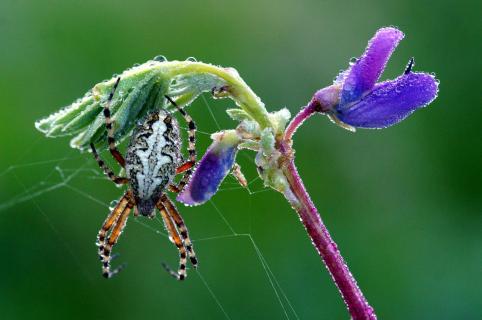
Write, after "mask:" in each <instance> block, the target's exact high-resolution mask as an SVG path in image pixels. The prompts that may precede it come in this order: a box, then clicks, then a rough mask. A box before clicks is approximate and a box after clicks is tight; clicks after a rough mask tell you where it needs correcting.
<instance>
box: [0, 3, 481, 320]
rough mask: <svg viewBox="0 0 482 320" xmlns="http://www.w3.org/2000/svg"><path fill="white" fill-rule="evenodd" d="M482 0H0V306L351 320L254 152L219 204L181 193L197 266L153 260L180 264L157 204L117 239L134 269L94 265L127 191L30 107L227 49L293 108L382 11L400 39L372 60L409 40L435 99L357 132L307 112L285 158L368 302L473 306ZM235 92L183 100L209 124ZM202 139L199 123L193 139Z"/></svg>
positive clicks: (395, 62)
mask: <svg viewBox="0 0 482 320" xmlns="http://www.w3.org/2000/svg"><path fill="white" fill-rule="evenodd" d="M480 9H481V7H480V3H478V2H477V1H436V2H435V1H425V0H417V1H397V2H387V1H363V2H361V1H331V0H330V1H314V0H313V1H259V0H258V1H252V0H245V1H231V2H227V1H214V0H212V1H160V0H159V1H144V0H137V1H131V2H127V1H93V0H87V1H65V0H56V1H52V0H47V1H33V0H32V1H24V0H17V1H14V0H2V1H1V2H0V92H1V99H0V119H1V122H2V123H1V125H0V137H1V138H0V141H1V145H0V146H1V148H0V150H1V151H0V155H1V156H0V257H1V263H0V318H1V319H44V318H45V319H46V318H49V319H60V318H63V319H99V318H104V319H133V318H137V319H227V318H230V319H284V318H287V316H286V315H285V312H284V309H286V312H287V315H288V318H289V319H295V318H296V316H297V317H298V318H299V319H348V314H347V312H346V310H345V306H344V305H343V303H342V301H341V299H340V297H339V295H338V292H337V290H336V288H335V286H334V284H333V283H332V281H331V279H330V277H329V275H328V273H327V271H326V270H325V268H324V266H323V265H322V263H321V261H320V259H319V257H318V256H317V254H316V252H315V250H314V248H313V247H312V245H311V243H310V241H309V239H308V237H307V235H306V233H305V231H304V229H303V227H302V225H301V224H300V222H299V219H298V217H297V216H296V214H295V213H294V212H293V211H292V210H291V208H290V207H289V206H288V204H287V203H286V202H285V201H284V199H283V198H282V196H281V195H279V194H277V193H275V192H272V191H267V192H264V191H263V187H262V185H261V183H260V181H259V180H255V178H256V173H255V171H254V169H253V164H252V159H253V155H252V154H250V153H248V152H246V153H243V154H241V155H240V157H239V159H240V162H241V165H242V166H243V168H244V171H245V174H246V175H247V177H248V179H249V180H250V181H253V182H252V183H251V184H250V190H251V192H252V194H250V193H249V192H248V191H247V190H242V189H241V190H240V189H236V185H235V184H233V182H234V180H233V179H228V180H227V182H226V184H225V185H224V186H223V189H224V191H221V192H220V193H218V194H217V195H216V196H215V197H214V199H213V203H211V204H210V203H208V204H206V205H204V206H201V207H195V208H187V207H183V206H179V207H180V209H181V211H182V213H183V216H184V218H185V220H186V221H187V223H188V226H189V228H190V232H191V235H192V237H193V239H194V240H198V241H195V246H196V249H197V253H198V256H199V260H200V269H199V273H198V272H195V271H194V270H189V276H188V279H187V281H185V282H183V283H179V282H176V281H175V280H173V279H172V278H170V277H169V276H168V275H167V274H166V273H165V272H164V270H163V269H162V268H161V266H160V263H161V260H165V261H168V262H169V263H170V264H171V265H173V266H175V265H176V264H177V251H176V249H175V248H174V246H173V245H171V244H170V243H169V241H168V240H167V239H166V238H165V237H164V236H163V232H164V229H163V227H162V225H161V224H160V222H159V221H158V220H153V221H146V219H142V218H138V219H137V220H136V219H131V220H130V221H129V223H128V226H127V228H126V232H124V234H123V235H122V238H121V240H120V242H119V244H118V246H117V247H116V251H117V252H120V253H121V254H122V255H121V257H120V258H119V259H118V260H119V261H118V262H122V261H126V262H128V264H129V265H128V267H127V269H126V270H124V271H123V272H122V273H121V274H120V275H119V276H118V277H116V278H114V279H112V280H109V281H106V280H104V279H103V278H102V277H101V272H100V271H101V270H100V269H101V268H100V262H99V261H98V258H97V253H96V247H95V237H96V234H97V231H98V229H99V228H100V226H101V224H102V222H103V220H104V218H105V216H106V215H107V213H108V206H109V203H110V201H111V200H113V199H116V198H118V197H119V195H120V194H121V190H120V189H117V188H116V187H114V186H113V184H111V183H110V182H108V181H106V180H104V179H103V178H102V177H101V176H100V172H99V170H98V168H97V166H96V164H95V163H94V161H93V160H92V159H91V156H90V155H89V154H80V153H79V152H78V151H76V150H72V149H71V148H70V147H69V146H68V139H46V138H45V137H43V136H42V135H41V134H40V133H39V132H37V131H36V130H35V129H34V126H33V123H34V121H35V120H37V119H39V118H41V117H43V116H46V115H48V114H50V113H52V112H53V111H55V110H57V109H59V108H60V107H61V106H63V105H67V104H69V103H70V102H72V101H73V100H74V99H76V98H77V97H80V96H81V95H82V94H83V93H84V92H86V91H87V90H88V89H89V88H90V87H92V86H93V85H94V84H95V83H97V82H99V81H100V80H102V79H105V78H108V77H110V76H111V75H112V74H113V73H116V72H120V71H122V70H124V69H125V68H127V67H129V66H131V65H132V64H133V63H136V62H144V61H146V60H148V59H150V58H152V57H154V56H155V55H158V54H163V55H165V56H167V58H168V59H170V60H175V59H186V58H187V57H189V56H194V57H196V58H197V59H198V60H201V61H204V62H211V63H215V64H220V65H223V66H232V67H235V68H236V69H237V70H238V71H239V72H240V74H241V75H242V76H243V78H244V79H245V80H246V81H247V83H248V84H250V85H251V86H252V88H253V90H254V91H255V92H256V93H257V94H258V95H260V96H261V97H262V99H263V101H264V102H265V103H266V105H267V108H268V109H269V110H277V109H279V108H281V107H288V108H289V109H290V110H291V111H292V113H295V112H296V111H297V110H299V108H300V107H301V106H302V105H303V104H304V103H306V102H307V101H308V100H309V99H310V97H311V95H312V94H313V92H314V91H315V90H317V89H319V88H321V87H323V86H326V85H328V84H330V83H331V81H332V79H333V78H334V77H335V76H336V74H337V73H338V72H339V70H340V69H343V68H346V66H347V63H348V61H349V59H350V58H351V57H353V56H357V55H360V54H361V53H362V52H363V50H364V48H365V46H366V43H367V41H368V39H369V38H370V37H371V36H372V35H373V34H374V32H375V31H376V30H377V29H378V28H379V27H382V26H388V25H394V26H398V27H399V28H400V29H401V30H402V31H404V32H405V34H406V38H405V40H404V41H402V43H401V44H400V46H399V48H398V49H397V51H396V52H395V54H394V56H393V57H392V59H391V60H390V63H389V65H388V68H387V70H386V72H385V73H384V75H383V78H384V79H387V78H393V77H395V76H397V75H398V74H400V73H401V72H402V71H403V69H404V67H405V65H406V63H407V61H408V59H409V57H411V56H415V58H416V63H417V64H416V67H415V69H416V70H421V71H430V72H436V74H437V77H438V78H439V79H440V81H441V85H440V94H439V97H438V99H437V100H436V101H435V102H434V103H433V104H432V105H431V106H430V107H428V108H426V109H423V110H421V111H418V112H417V113H416V114H415V115H413V116H412V117H410V118H409V119H408V120H407V121H405V122H403V123H401V124H399V125H397V126H395V127H392V128H389V129H386V130H382V131H379V130H376V131H367V130H359V131H358V132H357V133H356V134H352V133H350V132H348V131H345V130H342V129H340V128H338V127H336V126H334V125H332V124H331V123H330V122H329V121H328V120H327V119H326V118H324V117H321V116H320V117H314V118H312V119H310V120H309V121H308V122H307V123H306V124H305V125H304V127H303V128H302V129H301V130H299V132H298V133H297V135H296V141H295V148H296V151H297V153H296V156H297V158H296V162H297V165H298V166H299V169H300V172H301V174H302V177H303V178H304V180H305V183H306V186H307V188H308V190H309V192H310V193H311V195H312V197H313V200H314V202H315V203H316V205H317V206H318V208H319V211H320V212H321V214H322V218H323V219H324V221H325V223H326V224H327V226H328V228H329V229H330V231H331V233H332V235H333V237H334V239H335V240H336V241H337V242H338V244H339V247H340V249H341V251H342V253H343V255H344V256H345V258H346V260H347V262H348V263H349V265H350V267H351V270H352V272H353V273H354V275H355V276H356V278H357V279H358V282H359V285H360V286H361V288H362V289H363V291H364V293H365V295H366V296H367V298H368V299H369V301H370V302H371V304H372V305H373V306H374V307H375V309H376V310H377V313H378V315H379V318H381V319H481V317H482V299H481V294H482V292H481V287H482V286H481V285H482V282H481V277H482V273H481V270H482V269H481V266H482V250H481V248H482V233H481V231H482V228H481V227H482V219H481V213H482V212H481V208H482V177H481V172H482V170H481V169H482V168H481V159H482V155H481V149H482V148H481V140H480V139H481V134H482V130H481V129H482V128H481V116H482V111H481V96H480V85H481V82H480V73H481V65H480V52H481V46H480V39H481V33H480V30H481V24H480ZM232 105H233V103H232V102H231V101H227V100H222V101H213V100H212V99H210V98H209V96H206V101H204V100H203V99H199V100H198V101H197V102H196V103H194V104H193V105H192V107H191V108H190V112H191V113H192V114H193V116H194V118H195V119H196V120H197V122H198V125H199V128H200V130H201V131H203V132H206V133H211V132H214V131H216V130H217V128H218V127H217V126H218V125H219V126H220V127H221V128H229V127H231V126H233V124H234V123H233V122H232V121H230V120H229V119H228V118H227V116H226V115H225V113H224V109H225V108H226V107H230V106H232ZM208 107H209V108H211V109H212V111H213V113H214V118H213V117H212V116H211V115H210V113H209V112H208V111H209V109H208ZM208 143H209V138H208V135H206V134H201V135H200V142H199V145H198V150H199V151H200V152H203V151H204V150H205V148H206V146H207V145H208ZM72 174H75V175H74V176H73V177H71V175H72ZM223 217H224V219H223ZM226 222H227V223H228V224H229V225H230V226H231V228H233V230H234V232H236V233H239V234H247V235H238V236H236V235H233V231H232V230H231V229H230V228H229V226H228V225H227V223H226ZM262 260H265V261H266V263H267V264H268V266H269V268H270V270H271V271H272V275H274V277H275V278H276V281H275V280H274V279H273V278H272V275H271V274H270V273H267V271H266V270H265V267H266V266H265V265H264V264H263V263H262V262H261V261H262ZM268 275H269V276H268ZM270 279H271V280H270ZM270 281H272V282H273V283H274V287H273V285H272V284H271V282H270ZM276 282H277V283H278V284H279V287H278V286H277V285H276ZM280 288H281V289H282V292H281V290H280ZM283 292H284V294H285V295H286V298H287V299H285V298H284V297H283V295H284V294H283ZM277 295H279V296H280V299H278V298H277ZM216 300H217V302H216ZM280 300H281V303H280ZM287 301H289V304H291V306H292V308H291V307H290V306H289V305H288V303H287ZM223 310H224V311H223ZM293 310H294V312H293ZM295 313H296V315H295Z"/></svg>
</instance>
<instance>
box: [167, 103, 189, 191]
mask: <svg viewBox="0 0 482 320" xmlns="http://www.w3.org/2000/svg"><path fill="white" fill-rule="evenodd" d="M165 97H166V99H167V100H169V102H170V103H171V104H172V105H173V106H175V107H176V108H177V110H178V111H179V112H180V113H181V115H182V116H183V117H184V120H185V121H186V122H187V125H188V128H189V130H188V136H189V137H188V139H189V144H188V147H187V151H188V153H189V161H188V162H186V163H184V164H182V165H181V166H180V167H179V168H178V170H177V171H176V173H182V172H184V176H183V177H182V179H181V181H180V182H179V184H178V185H170V186H169V190H170V191H172V192H180V191H181V190H182V189H183V188H184V186H185V185H186V184H187V182H188V181H189V178H190V177H191V175H192V173H193V170H192V169H191V168H192V167H193V166H194V164H195V163H196V124H195V123H194V120H193V119H192V118H191V116H190V115H189V114H188V113H187V112H186V110H184V108H182V107H180V106H178V105H177V103H176V102H175V101H174V100H172V99H171V98H170V97H169V96H167V95H166V96H165Z"/></svg>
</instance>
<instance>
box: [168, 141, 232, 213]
mask: <svg viewBox="0 0 482 320" xmlns="http://www.w3.org/2000/svg"><path fill="white" fill-rule="evenodd" d="M238 143H239V140H238V139H232V137H226V138H225V136H224V134H221V135H219V136H218V137H216V140H215V141H214V142H213V143H212V144H211V146H210V147H209V148H208V150H207V151H206V153H205V154H204V156H203V157H202V159H201V161H200V162H199V164H198V165H197V167H196V170H195V171H194V173H193V175H192V177H191V179H190V180H189V183H188V184H187V186H186V187H185V188H184V189H183V190H182V191H181V193H180V194H179V195H178V196H177V200H178V201H180V202H182V203H184V204H187V205H191V206H192V205H199V204H203V203H204V202H206V201H208V200H209V199H211V197H212V196H213V195H214V194H215V193H216V192H217V191H218V189H219V186H220V185H221V182H222V181H223V180H224V178H225V177H226V176H227V175H228V174H229V172H230V171H231V169H232V167H233V165H234V160H235V158H236V153H237V151H238V148H237V145H238Z"/></svg>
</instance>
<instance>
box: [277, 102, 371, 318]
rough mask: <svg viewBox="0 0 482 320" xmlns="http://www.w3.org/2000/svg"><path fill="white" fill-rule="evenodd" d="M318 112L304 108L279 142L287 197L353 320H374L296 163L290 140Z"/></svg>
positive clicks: (311, 107)
mask: <svg viewBox="0 0 482 320" xmlns="http://www.w3.org/2000/svg"><path fill="white" fill-rule="evenodd" d="M316 109H317V108H316V105H315V103H313V102H311V103H310V104H309V105H308V106H307V107H305V108H304V109H302V110H301V111H300V113H298V115H297V116H296V117H295V118H294V119H293V120H292V122H291V123H290V125H289V126H288V128H287V129H286V132H285V139H284V140H282V141H281V143H280V148H279V150H280V151H281V153H282V155H283V157H284V158H285V159H286V162H285V165H284V166H282V170H283V174H284V176H285V177H286V179H287V181H288V184H289V189H287V190H285V192H284V196H285V197H286V199H287V200H288V202H289V203H290V204H291V206H292V207H293V209H295V210H296V212H297V213H298V215H299V217H300V219H301V221H302V222H303V225H304V226H305V228H306V231H307V232H308V235H309V236H310V238H311V241H312V243H313V245H314V246H315V248H316V250H317V251H318V254H319V255H320V257H321V258H322V260H323V262H324V263H325V266H326V268H327V269H328V271H329V272H330V275H331V277H332V279H333V281H334V282H335V284H336V286H337V287H338V290H339V291H340V293H341V295H342V297H343V300H344V302H345V304H346V306H347V307H348V311H349V312H350V314H351V316H352V318H353V319H354V320H361V319H363V320H375V319H376V318H377V317H376V315H375V311H374V309H373V308H372V307H371V306H370V305H369V304H368V301H367V300H366V299H365V297H364V296H363V293H362V291H361V290H360V288H359V287H358V285H357V283H356V280H355V278H354V277H353V275H352V274H351V272H350V270H349V269H348V265H347V264H346V263H345V260H344V259H343V257H342V256H341V254H340V251H339V250H338V246H337V245H336V243H335V242H334V241H333V239H332V238H331V236H330V233H329V232H328V229H327V228H326V226H325V225H324V224H323V221H322V220H321V217H320V215H319V213H318V211H317V209H316V207H315V205H314V204H313V202H312V201H311V198H310V196H309V194H308V192H307V191H306V189H305V186H304V185H303V181H302V180H301V178H300V176H299V174H298V170H297V169H296V166H295V163H294V156H293V154H294V152H293V150H292V149H291V137H292V136H293V134H294V132H295V131H296V129H297V128H298V127H299V126H300V125H301V124H302V123H303V122H304V121H305V120H306V119H307V118H309V117H310V116H311V115H313V114H314V113H315V112H316V111H317V110H316Z"/></svg>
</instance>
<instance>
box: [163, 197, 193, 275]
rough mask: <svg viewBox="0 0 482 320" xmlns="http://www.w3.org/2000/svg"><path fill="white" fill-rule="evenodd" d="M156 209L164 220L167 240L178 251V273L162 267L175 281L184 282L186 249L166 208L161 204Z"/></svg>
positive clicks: (165, 265) (164, 265) (165, 266)
mask: <svg viewBox="0 0 482 320" xmlns="http://www.w3.org/2000/svg"><path fill="white" fill-rule="evenodd" d="M157 208H158V209H159V212H160V213H161V216H162V220H164V224H165V225H166V229H167V231H168V232H169V239H170V240H171V241H172V242H173V243H174V244H175V245H176V247H177V249H178V250H179V269H178V271H177V272H176V271H174V270H172V269H171V268H170V267H169V266H168V265H167V264H165V263H163V264H162V266H163V267H164V269H166V271H167V272H169V274H170V275H171V276H173V277H174V278H176V279H177V280H184V279H185V278H186V276H187V273H186V262H187V260H186V248H185V247H184V244H183V242H182V240H181V238H180V236H179V233H178V231H177V229H176V227H175V226H174V223H173V222H172V218H171V217H170V216H169V214H168V212H167V210H166V208H165V207H164V206H163V205H162V203H161V202H159V203H158V204H157Z"/></svg>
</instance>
